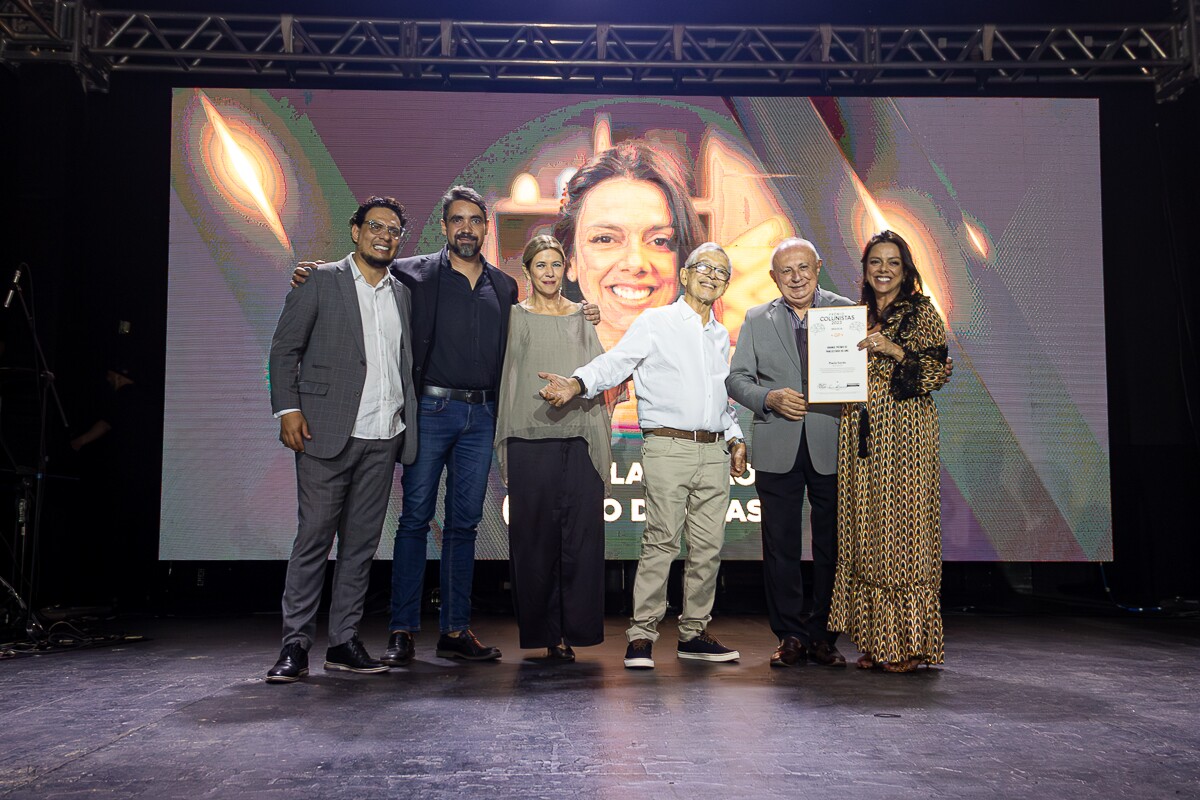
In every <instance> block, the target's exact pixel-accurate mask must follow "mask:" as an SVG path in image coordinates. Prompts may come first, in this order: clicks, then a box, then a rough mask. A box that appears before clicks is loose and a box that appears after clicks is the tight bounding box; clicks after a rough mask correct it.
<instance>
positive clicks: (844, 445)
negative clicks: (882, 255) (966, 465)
mask: <svg viewBox="0 0 1200 800" xmlns="http://www.w3.org/2000/svg"><path fill="white" fill-rule="evenodd" d="M882 334H883V335H884V336H885V337H887V338H888V339H889V340H891V341H892V342H894V343H896V344H899V345H900V346H901V347H903V348H904V352H905V357H904V360H903V361H901V362H897V361H896V360H895V359H892V358H889V357H887V356H882V355H878V356H876V355H872V356H870V364H869V365H868V370H867V376H868V395H867V402H866V403H865V404H862V403H855V404H849V405H847V406H846V407H845V410H844V411H843V413H842V422H841V428H840V429H839V432H838V559H837V576H836V578H835V580H834V589H833V608H832V611H831V613H830V616H829V629H830V630H838V631H843V632H845V633H847V634H849V636H850V638H851V640H852V641H853V642H854V644H855V645H856V646H857V647H858V649H859V650H860V651H862V652H864V653H868V654H870V655H871V656H872V657H873V659H874V660H875V661H876V662H877V663H880V662H887V663H899V662H903V661H905V660H907V659H909V658H917V659H920V660H921V661H923V662H924V663H928V664H941V663H942V662H943V660H944V651H943V641H942V614H941V599H940V593H941V587H942V532H941V497H940V494H939V492H940V489H941V481H940V465H939V458H938V413H937V407H936V406H935V405H934V403H933V398H932V397H931V396H930V392H932V391H933V390H935V389H938V388H941V386H942V385H943V384H944V383H945V382H946V377H945V364H946V355H947V353H946V326H945V323H943V321H942V318H941V316H940V315H939V314H938V312H937V310H936V309H935V308H934V307H933V304H932V303H931V302H930V301H929V299H928V298H927V297H925V296H924V295H916V296H915V297H913V298H911V299H907V300H897V301H896V302H895V303H893V307H892V309H891V314H890V316H889V317H888V320H887V321H886V322H885V323H884V324H883V326H882ZM864 405H865V408H864Z"/></svg>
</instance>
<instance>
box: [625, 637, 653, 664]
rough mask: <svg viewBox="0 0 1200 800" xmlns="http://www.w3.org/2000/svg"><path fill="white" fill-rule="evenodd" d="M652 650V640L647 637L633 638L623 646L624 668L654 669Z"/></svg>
mask: <svg viewBox="0 0 1200 800" xmlns="http://www.w3.org/2000/svg"><path fill="white" fill-rule="evenodd" d="M653 650H654V642H652V641H650V640H649V639H634V640H633V641H632V642H630V643H629V647H626V648H625V669H654V659H653V658H652V657H651V655H652V652H653Z"/></svg>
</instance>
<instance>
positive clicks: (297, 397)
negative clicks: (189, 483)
mask: <svg viewBox="0 0 1200 800" xmlns="http://www.w3.org/2000/svg"><path fill="white" fill-rule="evenodd" d="M405 223H406V219H405V217H404V206H402V205H400V204H399V203H397V202H396V201H395V200H393V199H392V198H390V197H386V198H385V197H372V198H370V199H369V200H367V201H366V202H365V203H363V204H362V205H361V206H359V208H358V211H356V212H355V214H354V216H353V217H351V218H350V238H351V239H352V240H353V242H354V252H353V253H351V254H350V255H348V256H346V257H345V258H343V259H342V260H341V261H339V262H337V263H336V264H326V265H324V266H322V267H321V268H319V269H318V270H316V272H314V273H313V275H312V276H311V279H310V280H309V281H307V282H306V283H305V284H304V285H302V286H297V287H296V288H294V289H292V291H291V292H289V293H288V296H287V300H286V301H285V303H284V306H283V313H282V314H281V315H280V317H279V324H278V325H277V326H276V328H275V336H274V338H273V339H272V340H271V355H270V377H271V408H272V410H273V411H274V412H275V416H276V417H277V418H278V419H279V440H280V441H281V442H283V444H284V445H285V446H286V447H289V448H291V449H292V450H294V451H295V452H296V486H297V492H298V495H299V525H298V529H297V532H296V541H295V544H293V546H292V555H291V558H290V559H289V560H288V570H287V580H286V583H285V585H284V590H283V650H282V651H281V652H280V654H279V661H278V662H276V664H275V666H273V667H272V668H271V669H270V670H269V671H268V672H267V682H268V683H291V682H294V681H297V680H299V679H300V678H302V677H303V676H305V675H307V674H308V651H309V649H310V648H311V647H312V644H313V639H314V637H315V635H316V614H317V606H318V605H319V604H320V601H321V589H322V587H323V586H324V583H325V563H326V560H327V559H328V557H329V550H330V548H331V547H332V545H333V541H334V537H335V536H336V537H337V555H338V559H337V564H336V566H335V568H334V572H333V590H332V596H331V598H330V604H329V648H328V650H326V652H325V669H326V670H339V671H345V672H361V673H375V672H386V671H387V670H388V667H387V665H386V664H384V663H382V662H381V661H377V660H376V659H374V658H372V657H371V656H370V655H369V654H368V653H367V650H366V648H365V647H364V646H363V644H362V642H361V641H360V640H359V638H358V624H359V622H360V621H361V620H362V612H363V599H364V597H365V596H366V593H367V583H368V580H369V577H370V569H371V559H372V558H373V557H374V555H375V549H376V547H378V545H379V537H380V534H381V533H382V531H383V519H384V515H385V513H386V511H387V504H388V495H389V494H390V492H391V488H392V475H393V473H394V472H395V464H396V461H397V458H396V456H397V454H399V456H400V458H399V460H400V461H401V463H404V464H411V463H412V461H413V459H414V458H415V457H416V451H417V437H416V427H415V426H416V419H417V399H416V393H415V392H414V390H413V380H412V331H411V327H410V320H411V306H412V302H411V298H410V294H409V290H408V289H407V288H406V287H405V286H404V285H403V284H401V283H400V281H398V280H396V278H395V277H393V276H392V275H391V274H390V272H389V270H388V267H390V266H391V263H392V259H394V258H395V257H396V251H397V250H398V249H399V246H400V239H401V236H402V234H403V232H404V226H405Z"/></svg>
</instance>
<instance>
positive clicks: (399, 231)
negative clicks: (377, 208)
mask: <svg viewBox="0 0 1200 800" xmlns="http://www.w3.org/2000/svg"><path fill="white" fill-rule="evenodd" d="M367 227H368V228H370V229H371V233H379V232H380V231H381V230H383V229H384V228H386V229H387V232H388V234H389V235H390V236H391V237H392V238H393V239H399V238H400V237H401V236H403V235H404V229H403V228H397V227H396V226H395V225H384V224H383V223H382V222H376V221H375V220H373V219H369V220H367Z"/></svg>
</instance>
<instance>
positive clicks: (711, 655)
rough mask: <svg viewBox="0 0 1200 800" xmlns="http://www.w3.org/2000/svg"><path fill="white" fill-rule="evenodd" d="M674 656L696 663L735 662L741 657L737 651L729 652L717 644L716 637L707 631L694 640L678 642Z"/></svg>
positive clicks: (726, 648) (723, 646)
mask: <svg viewBox="0 0 1200 800" xmlns="http://www.w3.org/2000/svg"><path fill="white" fill-rule="evenodd" d="M675 654H676V655H677V656H679V657H680V658H690V659H694V660H696V661H737V660H738V659H739V658H741V657H742V654H741V653H739V652H738V651H737V650H730V649H729V648H728V647H726V646H725V645H723V644H721V643H720V642H718V641H717V637H715V636H713V635H712V634H711V633H709V632H708V631H705V632H704V633H702V634H700V635H699V636H697V637H696V638H695V639H689V640H687V641H686V642H680V643H679V648H678V649H677V650H676V651H675Z"/></svg>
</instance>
